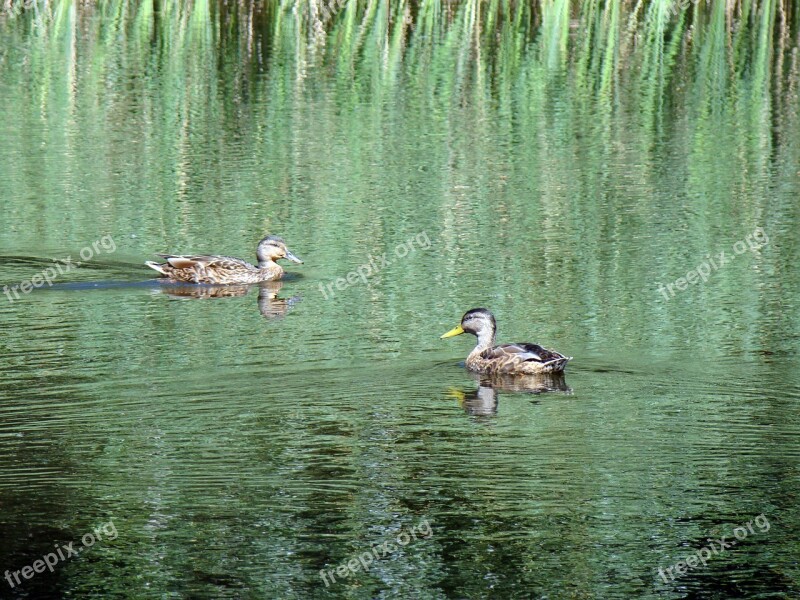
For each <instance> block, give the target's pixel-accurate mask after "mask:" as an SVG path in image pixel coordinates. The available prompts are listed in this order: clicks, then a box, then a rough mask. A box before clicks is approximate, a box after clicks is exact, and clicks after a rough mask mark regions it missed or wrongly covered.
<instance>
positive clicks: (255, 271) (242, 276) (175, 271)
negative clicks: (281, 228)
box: [144, 235, 303, 285]
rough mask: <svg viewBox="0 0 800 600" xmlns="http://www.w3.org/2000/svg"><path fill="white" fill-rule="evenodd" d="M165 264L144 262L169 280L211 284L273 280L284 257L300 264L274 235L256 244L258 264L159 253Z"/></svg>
mask: <svg viewBox="0 0 800 600" xmlns="http://www.w3.org/2000/svg"><path fill="white" fill-rule="evenodd" d="M158 256H160V257H161V258H164V259H166V261H167V262H166V263H164V264H159V263H156V262H153V261H150V260H148V261H147V262H145V263H144V264H146V265H147V266H148V267H150V268H151V269H155V270H156V271H158V272H159V273H161V274H162V275H164V276H165V277H167V278H169V279H170V280H172V281H183V282H186V283H206V284H212V285H220V284H233V283H260V282H262V281H275V280H276V279H280V278H281V277H282V276H283V268H282V267H281V266H280V265H279V264H278V263H277V262H275V261H276V260H278V259H281V258H285V259H288V260H291V261H292V262H296V263H301V264H302V262H303V261H302V260H300V259H299V258H297V257H296V256H295V255H294V254H292V253H291V252H290V251H289V248H287V247H286V243H285V242H284V241H283V240H282V239H281V238H279V237H278V236H276V235H269V236H267V237H265V238H264V239H263V240H261V241H260V242H259V243H258V248H257V249H256V256H257V257H258V266H257V267H256V266H254V265H251V264H250V263H249V262H247V261H245V260H242V259H241V258H233V257H230V256H205V255H203V256H184V255H175V254H159V255H158Z"/></svg>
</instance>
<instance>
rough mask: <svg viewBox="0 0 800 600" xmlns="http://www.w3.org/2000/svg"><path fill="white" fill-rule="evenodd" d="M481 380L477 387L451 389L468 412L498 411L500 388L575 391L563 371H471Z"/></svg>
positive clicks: (532, 390)
mask: <svg viewBox="0 0 800 600" xmlns="http://www.w3.org/2000/svg"><path fill="white" fill-rule="evenodd" d="M471 375H472V377H473V378H474V379H475V381H476V382H477V384H478V389H477V390H466V389H464V390H457V389H451V390H450V391H449V393H448V395H449V396H451V397H454V398H456V399H457V400H458V403H459V404H460V405H461V408H463V409H464V412H466V413H467V414H469V415H473V416H484V417H485V416H492V415H495V414H497V405H498V392H512V393H524V394H537V395H538V394H543V393H546V392H562V393H565V394H570V393H572V388H571V387H569V386H568V385H567V380H566V378H565V377H564V374H563V373H548V374H543V375H523V376H516V377H515V376H511V375H492V376H488V375H478V374H471Z"/></svg>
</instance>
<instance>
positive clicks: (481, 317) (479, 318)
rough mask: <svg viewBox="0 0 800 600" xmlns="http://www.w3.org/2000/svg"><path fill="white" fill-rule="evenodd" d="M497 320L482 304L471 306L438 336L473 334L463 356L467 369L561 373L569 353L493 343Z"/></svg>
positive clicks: (536, 373) (497, 372)
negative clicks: (470, 346)
mask: <svg viewBox="0 0 800 600" xmlns="http://www.w3.org/2000/svg"><path fill="white" fill-rule="evenodd" d="M496 332H497V323H496V322H495V320H494V315H493V314H492V313H491V312H489V311H488V310H486V309H485V308H473V309H472V310H470V311H468V312H467V313H465V314H464V316H463V317H462V318H461V324H460V325H458V326H457V327H454V328H453V329H451V330H450V331H448V332H447V333H445V334H444V335H443V336H442V338H449V337H453V336H456V335H461V334H462V333H471V334H472V335H475V336H477V338H478V343H477V345H476V346H475V349H474V350H473V351H472V352H470V353H469V356H467V360H466V366H467V369H469V370H470V371H474V372H476V373H485V374H488V375H494V374H501V373H505V374H508V375H539V374H542V373H561V372H563V371H564V368H565V367H566V366H567V363H568V362H569V361H570V360H571V359H572V357H566V356H564V355H563V354H560V353H558V352H555V351H553V350H547V349H546V348H542V347H541V346H539V345H538V344H526V343H522V344H500V345H499V346H495V345H494V337H495V333H496Z"/></svg>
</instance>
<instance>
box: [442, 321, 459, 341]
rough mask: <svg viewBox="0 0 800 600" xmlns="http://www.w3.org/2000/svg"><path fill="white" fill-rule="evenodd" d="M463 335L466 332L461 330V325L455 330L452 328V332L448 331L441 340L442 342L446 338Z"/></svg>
mask: <svg viewBox="0 0 800 600" xmlns="http://www.w3.org/2000/svg"><path fill="white" fill-rule="evenodd" d="M462 333H464V330H463V329H462V328H461V325H459V326H457V327H453V328H452V329H451V330H450V331H448V332H447V333H445V334H444V335H443V336H442V337H440V338H439V339H440V340H443V339H444V338H449V337H455V336H457V335H461V334H462Z"/></svg>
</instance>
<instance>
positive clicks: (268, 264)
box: [258, 258, 281, 271]
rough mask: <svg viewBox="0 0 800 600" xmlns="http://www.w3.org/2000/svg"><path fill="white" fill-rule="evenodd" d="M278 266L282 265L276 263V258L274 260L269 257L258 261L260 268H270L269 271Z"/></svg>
mask: <svg viewBox="0 0 800 600" xmlns="http://www.w3.org/2000/svg"><path fill="white" fill-rule="evenodd" d="M276 267H277V268H278V269H280V268H281V266H280V265H279V264H278V263H276V262H275V261H274V260H272V259H271V258H269V259H267V260H259V261H258V268H259V269H261V270H262V271H263V270H265V269H266V270H268V271H274V270H275V268H276Z"/></svg>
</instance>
